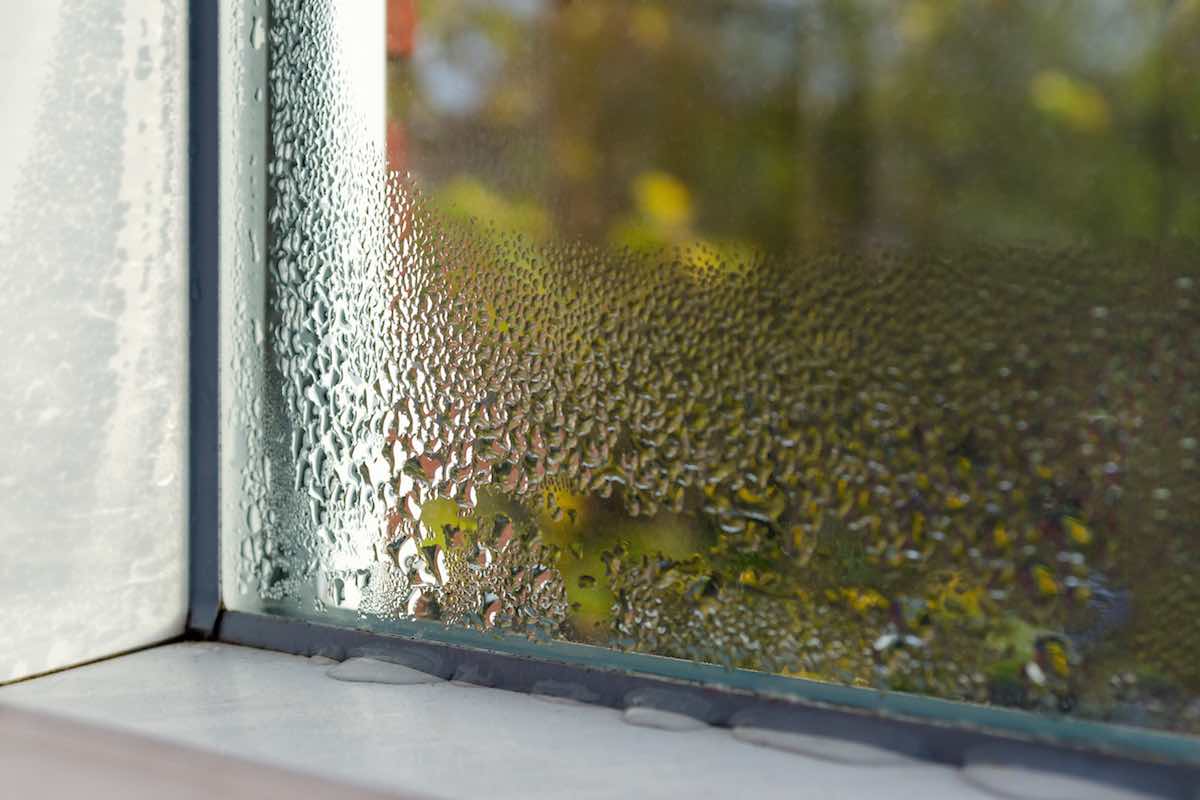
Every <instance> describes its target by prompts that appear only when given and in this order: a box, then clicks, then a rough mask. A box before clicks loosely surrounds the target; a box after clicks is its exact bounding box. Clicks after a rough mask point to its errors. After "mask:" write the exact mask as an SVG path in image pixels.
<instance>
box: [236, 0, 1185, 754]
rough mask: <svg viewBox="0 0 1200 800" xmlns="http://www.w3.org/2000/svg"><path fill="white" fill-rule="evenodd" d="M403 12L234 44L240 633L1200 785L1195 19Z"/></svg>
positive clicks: (303, 9)
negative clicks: (820, 704)
mask: <svg viewBox="0 0 1200 800" xmlns="http://www.w3.org/2000/svg"><path fill="white" fill-rule="evenodd" d="M384 12H385V9H384V6H383V4H379V3H361V4H356V5H355V6H354V7H353V10H350V7H348V6H343V5H339V4H332V3H298V2H291V0H279V1H278V2H276V3H274V4H273V5H272V8H271V11H270V15H269V16H268V15H267V13H266V11H265V9H259V10H258V11H254V12H251V13H249V15H248V16H247V17H246V18H243V19H239V20H236V21H235V22H234V23H233V29H232V30H233V31H234V32H233V33H232V34H231V37H232V39H231V40H232V41H233V42H234V46H235V47H236V48H237V49H239V50H240V51H241V53H242V61H241V65H240V69H241V70H242V72H241V73H239V74H240V76H241V77H240V79H239V80H240V82H239V83H237V86H238V87H239V89H238V91H239V92H240V93H239V94H237V95H236V96H235V97H233V98H232V101H231V102H232V106H231V107H232V108H233V109H234V111H233V112H232V113H233V115H234V117H233V118H234V120H235V121H238V124H236V125H234V126H232V127H231V128H230V130H229V131H227V133H226V135H228V136H235V135H236V136H237V137H240V138H238V139H237V140H236V141H233V142H231V143H229V144H227V147H228V148H230V149H228V150H227V152H234V153H236V154H237V158H236V159H234V160H232V162H231V164H230V165H229V166H227V167H226V170H227V173H226V180H227V186H229V187H231V191H232V192H233V193H234V196H237V197H238V198H240V201H239V203H238V204H236V206H235V207H234V208H233V209H232V210H231V211H230V212H229V213H231V214H236V215H238V216H237V218H236V219H235V220H233V222H232V224H230V225H229V226H228V229H229V230H230V231H233V233H231V234H230V238H229V239H228V240H227V241H226V245H227V252H228V253H229V259H228V260H227V262H226V263H227V264H228V265H229V266H228V268H227V272H226V274H225V276H224V277H225V282H224V285H225V286H226V287H227V290H226V294H225V296H224V297H225V299H224V304H225V305H224V310H225V313H226V314H227V315H228V318H229V319H232V320H233V324H234V326H235V327H234V330H233V332H232V335H230V336H229V337H227V340H226V343H225V347H226V348H227V349H226V351H225V353H226V355H225V358H224V364H225V365H226V368H227V373H226V375H225V378H224V379H225V381H226V383H225V387H226V391H225V399H224V402H225V403H226V405H225V410H226V411H225V418H226V426H227V427H226V433H225V436H226V440H225V441H226V453H227V455H228V460H227V461H226V462H225V466H224V473H223V481H224V494H223V503H224V515H223V529H222V537H223V548H224V575H223V592H224V601H225V603H226V605H227V606H228V608H230V609H232V610H233V611H234V612H244V613H249V614H259V615H268V616H269V615H278V616H281V617H291V618H300V619H305V620H309V621H314V622H320V623H326V624H329V625H333V626H341V627H354V628H367V629H370V630H372V631H376V632H381V633H392V634H400V635H403V636H408V637H418V638H426V639H431V640H441V641H452V642H457V643H467V644H471V645H473V646H475V647H480V648H487V649H492V650H498V651H502V652H514V653H525V654H533V655H538V656H541V657H543V658H547V659H551V660H559V661H567V662H583V663H589V664H596V665H606V666H613V667H617V668H620V669H625V670H636V671H639V672H644V673H650V674H659V675H669V676H672V677H678V678H683V679H688V680H695V681H708V682H713V683H718V684H726V685H730V686H737V687H742V688H748V689H753V690H756V691H763V692H768V691H769V692H775V693H782V694H794V695H798V696H801V697H807V698H809V699H813V698H816V699H826V700H830V701H832V702H835V703H839V704H842V705H858V706H860V707H870V708H875V709H884V710H892V711H896V712H898V713H906V714H910V715H916V716H923V717H926V718H929V717H933V718H938V719H943V720H947V719H948V720H952V721H953V720H958V721H974V722H978V723H980V724H982V725H984V726H990V727H993V728H1000V729H1007V730H1017V731H1022V732H1025V733H1026V734H1029V733H1036V734H1039V735H1043V736H1051V737H1058V738H1060V739H1069V740H1071V741H1074V742H1077V743H1078V742H1083V743H1087V744H1090V745H1093V746H1096V745H1104V746H1112V745H1113V744H1114V743H1119V746H1121V747H1124V748H1126V749H1128V750H1130V751H1138V752H1143V753H1151V752H1152V753H1157V754H1164V753H1167V752H1170V753H1174V754H1179V753H1192V754H1194V753H1195V740H1194V739H1190V738H1186V737H1187V735H1189V734H1196V733H1197V732H1200V696H1198V695H1197V693H1196V692H1197V688H1198V687H1200V683H1198V682H1197V672H1196V669H1195V667H1194V662H1195V657H1196V654H1197V652H1200V650H1198V648H1200V628H1198V627H1197V625H1196V624H1195V622H1194V620H1195V619H1196V614H1197V611H1198V610H1200V584H1197V583H1196V581H1195V580H1194V575H1196V574H1197V571H1196V568H1195V567H1196V563H1195V562H1196V558H1197V553H1198V552H1200V551H1197V549H1196V547H1195V544H1194V543H1195V539H1196V534H1197V527H1196V526H1197V520H1198V519H1200V514H1198V511H1200V509H1198V508H1197V504H1196V503H1197V500H1196V493H1195V492H1194V491H1193V487H1194V486H1195V484H1196V480H1197V457H1198V456H1197V444H1196V442H1197V438H1196V437H1197V436H1198V435H1200V425H1198V422H1200V373H1198V369H1200V327H1198V326H1197V309H1198V308H1200V307H1198V306H1197V299H1196V292H1197V291H1200V288H1198V287H1197V285H1196V284H1197V281H1200V274H1198V273H1197V267H1196V261H1195V250H1194V248H1195V238H1196V236H1197V233H1198V232H1200V188H1198V187H1200V183H1198V182H1197V178H1198V177H1200V176H1198V174H1197V171H1198V170H1200V162H1197V160H1196V158H1197V157H1196V151H1195V148H1194V147H1192V146H1191V144H1193V143H1194V141H1195V140H1196V139H1197V138H1198V137H1200V118H1198V117H1197V116H1196V114H1195V113H1194V109H1195V108H1196V107H1198V105H1200V96H1197V93H1198V91H1200V89H1198V88H1197V87H1200V82H1198V81H1196V80H1195V75H1196V74H1197V71H1200V50H1197V48H1196V47H1195V45H1194V42H1195V41H1198V40H1200V39H1198V38H1197V34H1200V12H1198V11H1197V8H1196V7H1195V6H1194V4H1174V5H1167V4H1162V5H1155V4H1140V3H1133V2H1129V3H1120V2H1118V3H1090V2H1088V3H1084V2H1079V3H1058V4H1044V3H1034V2H1026V3H1022V2H1009V3H991V2H982V0H981V1H980V2H962V3H952V4H939V3H929V2H922V1H920V0H913V1H912V2H905V3H896V4H874V3H856V2H849V0H847V1H846V2H832V1H830V2H819V1H816V0H814V1H813V2H768V1H767V0H762V1H761V2H752V3H732V2H721V1H720V0H712V1H711V2H709V1H707V0H706V1H705V2H699V3H695V2H688V3H684V2H633V1H632V0H628V1H626V0H622V1H621V2H613V3H586V2H537V1H536V0H532V1H529V2H526V1H524V0H522V1H521V2H518V1H517V0H507V1H506V2H501V3H483V2H468V1H467V0H462V2H454V3H419V2H418V3H405V2H393V3H389V4H387V9H386V12H387V16H386V18H385V14H384ZM263 165H265V168H264V166H263ZM264 175H265V178H264V177H259V176H264ZM256 180H257V181H265V182H259V183H256V182H255V181H256ZM226 207H227V208H228V204H227V206H226ZM843 687H850V688H843ZM935 699H940V700H953V701H959V704H955V705H948V704H944V703H937V702H934V701H935ZM1003 709H1018V710H1022V711H1026V712H1034V713H1030V714H1021V713H1010V712H1008V711H1004V710H1003ZM1109 724H1111V726H1110V725H1109ZM1119 726H1136V727H1137V728H1140V729H1142V732H1141V733H1138V734H1136V735H1133V734H1129V733H1128V730H1127V728H1125V727H1119ZM1155 731H1157V732H1155ZM1164 733H1166V734H1171V735H1169V736H1168V735H1163V734H1164Z"/></svg>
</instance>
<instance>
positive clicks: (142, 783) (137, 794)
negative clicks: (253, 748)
mask: <svg viewBox="0 0 1200 800" xmlns="http://www.w3.org/2000/svg"><path fill="white" fill-rule="evenodd" d="M0 776H3V788H4V796H5V797H36V798H41V799H42V800H58V799H59V798H62V799H63V800H66V799H67V798H70V799H71V800H78V799H79V798H86V799H87V800H160V798H164V797H169V798H171V800H211V798H221V800H262V798H270V797H297V798H304V800H386V798H392V799H393V800H418V796H417V795H412V794H396V793H392V792H372V791H369V790H365V789H358V788H355V787H349V786H346V785H345V784H342V783H334V782H332V781H323V780H321V779H319V778H314V777H312V776H310V775H298V774H296V773H292V772H287V771H285V770H280V769H275V768H272V767H267V766H263V765H261V764H255V763H253V762H249V761H245V760H243V759H238V758H232V757H229V756H218V755H214V754H212V753H205V752H202V751H198V750H195V749H193V748H187V747H179V746H178V745H172V744H167V743H165V742H159V741H156V740H153V739H149V738H147V737H143V736H136V735H132V734H124V733H116V732H114V731H112V730H110V729H108V728H101V727H98V726H95V725H86V724H81V723H78V722H74V721H70V720H63V719H60V718H57V717H50V716H47V715H44V714H35V713H29V712H24V711H15V710H13V709H9V708H0Z"/></svg>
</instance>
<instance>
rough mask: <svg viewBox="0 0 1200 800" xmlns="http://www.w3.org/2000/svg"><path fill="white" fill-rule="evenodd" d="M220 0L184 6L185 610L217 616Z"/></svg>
mask: <svg viewBox="0 0 1200 800" xmlns="http://www.w3.org/2000/svg"><path fill="white" fill-rule="evenodd" d="M219 17H220V3H219V0H190V2H189V3H188V102H187V110H188V459H187V466H188V547H187V554H188V613H187V622H186V630H187V634H188V635H189V636H192V637H198V638H209V637H211V636H212V635H213V634H214V632H215V631H216V627H217V619H218V617H219V615H220V604H221V590H220V558H221V548H220V538H219V531H220V527H219V526H220V519H219V517H220V503H219V499H220V494H219V492H220V489H219V487H220V477H219V476H220V464H221V459H220V424H219V423H220V350H219V344H220V319H219V317H220V293H219V291H218V290H219V276H220V244H219V243H220V216H219V214H220V174H219V170H218V168H219V165H220V128H219V124H218V119H219V117H218V110H219V92H220V72H219V63H220V62H219V52H220V48H219V44H220V43H219V34H218V32H219V24H218V23H219Z"/></svg>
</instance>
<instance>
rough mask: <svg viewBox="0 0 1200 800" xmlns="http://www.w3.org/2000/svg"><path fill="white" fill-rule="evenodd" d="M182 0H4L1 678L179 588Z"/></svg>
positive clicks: (32, 668)
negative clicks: (2, 587) (2, 591)
mask: <svg viewBox="0 0 1200 800" xmlns="http://www.w3.org/2000/svg"><path fill="white" fill-rule="evenodd" d="M186 36H187V19H186V14H185V8H184V4H183V3H182V2H181V1H180V0H0V119H3V125H2V126H0V552H2V553H3V556H2V557H0V585H3V586H4V602H3V603H0V631H3V636H2V637H0V682H2V681H5V680H11V679H14V678H19V677H22V676H26V675H30V674H35V673H38V672H43V671H46V670H50V669H56V668H60V667H63V666H67V665H71V664H75V663H79V662H82V661H85V660H89V659H94V658H98V657H102V656H105V655H110V654H112V653H116V652H121V651H124V650H128V649H130V648H134V647H140V646H144V645H148V644H152V643H154V642H156V641H161V640H162V639H164V638H167V637H170V636H172V635H175V634H177V633H178V632H180V631H181V630H182V628H183V623H184V615H185V603H186V588H185V575H186V558H185V555H186V549H185V486H186V480H185V479H186V474H185V461H184V455H185V450H184V447H185V443H186V442H185V431H186V428H185V414H186V411H187V403H186V397H187V393H186V327H185V326H186V319H187V316H186V314H187V294H186V292H187V287H186V260H185V255H186V254H185V247H186V241H187V238H186V234H187V229H186V212H187V205H186V142H185V131H186V100H187V96H186Z"/></svg>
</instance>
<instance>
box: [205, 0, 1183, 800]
mask: <svg viewBox="0 0 1200 800" xmlns="http://www.w3.org/2000/svg"><path fill="white" fill-rule="evenodd" d="M260 2H261V3H262V4H263V8H262V10H261V11H260V12H258V13H260V14H261V15H262V16H263V18H265V19H267V20H268V23H267V24H268V25H269V11H268V10H267V8H266V6H269V2H270V0H260ZM235 5H236V4H234V3H233V2H232V1H231V0H224V2H220V3H212V2H204V0H191V2H190V15H191V17H190V32H189V46H190V54H189V65H190V73H189V91H190V93H189V99H188V111H189V137H190V143H189V157H190V163H189V179H190V188H189V194H190V197H189V201H190V207H189V225H190V230H189V283H190V319H189V325H190V334H189V350H188V358H189V381H190V388H189V426H190V430H189V455H188V464H189V495H188V496H189V517H188V518H189V557H190V563H189V570H188V574H189V592H188V596H189V612H188V617H187V620H188V621H187V636H188V637H189V638H194V639H205V640H216V641H220V642H226V643H229V644H236V645H246V646H252V647H258V648H263V649H268V650H276V651H281V652H286V653H293V654H297V655H307V656H312V655H323V656H329V657H333V658H338V659H342V658H346V657H352V656H363V655H369V656H373V657H377V658H384V659H387V660H392V661H396V662H399V663H404V664H408V665H411V666H418V667H420V668H425V669H431V670H432V671H435V672H438V673H439V674H441V675H442V676H443V677H446V678H453V677H457V678H459V679H464V680H473V681H477V682H481V683H484V684H486V685H490V686H494V687H496V688H500V689H506V690H511V691H518V692H526V693H549V694H561V695H565V696H568V697H571V698H574V699H581V700H584V701H586V702H590V703H597V704H600V705H605V706H610V707H614V708H624V707H627V706H628V705H630V704H631V703H636V704H648V705H657V706H659V707H663V708H664V709H666V710H672V709H674V708H679V707H682V706H686V707H688V708H689V709H693V710H694V709H700V711H698V712H696V711H693V713H696V714H698V715H699V716H700V717H701V718H702V719H704V721H706V722H708V723H709V724H712V725H717V726H725V727H735V726H738V725H749V724H753V725H755V726H761V727H770V728H774V729H778V730H783V731H794V732H801V733H807V734H818V735H834V736H839V737H842V738H849V739H854V740H858V741H864V742H879V743H884V746H886V743H887V742H896V741H911V742H916V743H918V744H917V749H919V750H920V754H921V757H923V758H925V759H928V760H931V761H934V762H938V763H944V764H953V765H962V764H963V763H965V760H966V758H967V754H968V752H969V751H971V750H973V749H975V748H977V747H980V746H984V745H1005V746H1009V747H1016V748H1017V749H1018V750H1019V749H1020V748H1022V747H1026V748H1033V749H1036V750H1037V751H1039V752H1044V750H1045V748H1047V747H1050V748H1052V749H1054V750H1055V751H1058V752H1059V753H1060V754H1061V755H1063V756H1066V755H1068V752H1069V754H1070V755H1071V757H1072V758H1073V759H1082V763H1084V764H1088V765H1091V766H1093V767H1095V768H1096V769H1100V768H1103V769H1104V771H1105V773H1106V774H1109V773H1111V774H1114V775H1116V778H1115V779H1114V781H1115V782H1116V783H1125V784H1128V785H1129V786H1142V785H1144V784H1145V782H1146V781H1147V780H1151V779H1152V780H1154V781H1156V782H1160V781H1161V782H1165V783H1166V784H1169V785H1171V786H1177V787H1179V791H1180V796H1183V794H1182V793H1183V792H1187V791H1191V787H1194V786H1195V785H1197V784H1200V740H1197V739H1191V738H1190V737H1185V736H1182V735H1178V734H1168V733H1161V732H1156V731H1151V730H1142V729H1136V728H1130V727H1123V726H1118V725H1111V724H1107V723H1100V722H1093V721H1088V720H1080V719H1075V718H1071V717H1066V716H1063V717H1058V718H1048V717H1045V716H1042V715H1037V714H1035V713H1033V712H1028V711H1022V710H1017V709H1009V708H1002V707H995V706H982V705H972V704H967V703H960V702H956V701H950V700H941V699H937V698H933V697H925V696H917V695H910V694H905V693H901V692H883V691H879V690H875V689H868V688H861V687H852V686H843V685H836V684H830V683H822V682H818V681H813V680H807V679H801V678H791V677H785V676H779V675H765V674H763V673H753V672H750V671H747V670H726V669H724V668H722V667H719V666H716V665H697V664H695V663H692V662H682V661H680V660H677V659H670V658H665V657H661V656H653V655H647V654H638V653H624V652H621V651H617V650H609V649H606V648H599V647H593V646H589V645H578V644H571V643H559V642H555V643H550V644H546V643H537V644H533V643H529V642H525V643H524V645H521V644H520V643H517V642H514V641H503V642H501V641H500V640H498V638H497V637H494V636H487V635H484V634H480V633H476V632H472V631H466V630H463V631H459V630H457V629H454V630H452V629H448V628H443V627H441V626H436V625H430V624H426V623H414V624H411V625H398V626H397V628H403V629H404V630H405V631H406V632H405V633H396V632H390V633H384V632H380V631H377V630H370V631H368V630H361V629H356V628H349V627H339V626H336V625H332V624H330V625H326V624H319V623H314V622H310V621H305V620H301V619H294V618H288V617H283V616H273V615H270V614H259V613H249V612H244V611H234V610H229V609H226V608H225V607H224V605H223V603H222V593H221V572H222V569H221V561H222V557H223V556H222V553H221V546H220V529H221V509H222V481H223V479H224V476H222V473H221V470H222V449H223V448H222V437H223V436H227V435H228V431H229V430H230V429H229V428H228V427H227V426H228V425H229V422H228V419H229V407H228V405H227V404H228V402H229V400H230V398H229V397H227V396H223V395H222V369H224V368H228V367H227V365H231V364H232V362H231V360H230V358H229V352H230V351H229V350H228V347H229V339H230V338H231V337H230V335H229V331H230V327H229V323H231V320H230V319H229V308H230V305H229V299H228V298H229V296H230V293H231V292H234V291H236V290H237V289H238V288H239V287H238V286H236V285H234V283H233V282H232V281H231V275H232V274H233V271H234V264H233V261H234V259H236V258H238V257H239V256H238V255H237V253H236V252H234V251H235V250H236V248H233V247H231V246H230V242H231V241H232V237H234V236H237V235H239V231H238V230H230V226H231V224H232V225H234V227H237V226H239V225H241V226H246V227H248V228H249V229H250V230H251V231H254V230H258V231H260V232H261V234H262V235H263V238H262V239H260V241H264V242H265V241H266V239H265V235H266V231H267V228H266V213H265V198H264V197H263V194H264V192H262V191H259V192H257V193H255V192H254V191H253V176H247V174H246V171H245V170H241V171H239V170H236V169H234V164H236V163H239V162H240V163H242V164H245V163H251V164H254V163H257V165H258V166H257V169H258V170H260V172H261V174H260V176H259V177H260V180H259V183H258V186H259V187H262V186H265V180H263V179H265V174H266V164H267V163H268V155H269V154H268V153H267V147H268V146H269V145H268V143H269V136H268V135H267V127H266V126H267V125H269V121H267V120H266V119H265V116H266V113H267V112H266V107H267V103H265V102H263V103H261V106H262V110H261V111H260V112H258V113H261V115H262V116H263V119H262V124H263V128H262V130H261V131H252V132H251V135H249V136H247V137H245V138H238V137H233V136H231V135H230V131H229V129H228V127H227V126H228V125H229V124H230V120H234V119H238V118H237V117H235V116H232V115H230V113H229V104H230V103H234V102H238V98H244V97H245V96H247V94H248V90H247V87H248V86H249V85H251V83H252V82H254V81H260V82H262V83H265V77H266V73H267V68H268V61H269V58H270V56H269V49H270V45H269V43H268V44H267V45H266V46H261V47H255V46H253V45H252V44H251V42H252V39H253V37H252V31H251V30H250V24H251V23H250V20H251V15H250V14H249V13H248V12H245V13H239V12H238V10H237V8H235ZM247 5H249V4H247ZM260 33H261V32H260ZM232 48H240V50H241V56H242V57H243V61H242V63H240V64H238V65H237V68H236V69H234V68H232V67H231V64H230V61H231V58H230V55H229V54H230V53H231V52H233V50H232ZM380 57H381V58H382V57H383V54H382V53H381V54H380ZM255 154H257V156H258V160H257V161H249V162H247V161H246V158H247V156H248V155H255ZM259 271H260V272H261V271H262V268H261V266H260V267H259ZM680 665H685V666H686V667H687V669H683V668H681V666H680ZM698 673H699V674H701V675H702V677H701V678H700V679H697V677H696V676H697V674H698ZM316 702H320V699H319V698H317V699H316ZM1114 770H1115V772H1114ZM1188 796H1190V795H1188Z"/></svg>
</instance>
